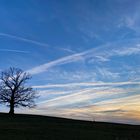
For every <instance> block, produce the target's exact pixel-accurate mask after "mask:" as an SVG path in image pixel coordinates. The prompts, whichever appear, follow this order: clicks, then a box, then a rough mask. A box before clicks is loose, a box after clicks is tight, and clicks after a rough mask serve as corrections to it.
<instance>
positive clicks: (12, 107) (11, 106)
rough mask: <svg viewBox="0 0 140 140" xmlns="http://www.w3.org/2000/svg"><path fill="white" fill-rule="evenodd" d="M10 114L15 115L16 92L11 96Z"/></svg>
mask: <svg viewBox="0 0 140 140" xmlns="http://www.w3.org/2000/svg"><path fill="white" fill-rule="evenodd" d="M9 114H10V115H14V93H13V94H12V96H11V100H10V111H9Z"/></svg>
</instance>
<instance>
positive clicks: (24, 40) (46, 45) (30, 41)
mask: <svg viewBox="0 0 140 140" xmlns="http://www.w3.org/2000/svg"><path fill="white" fill-rule="evenodd" d="M0 36H3V37H7V38H11V39H15V40H19V41H23V42H27V43H31V44H34V45H39V46H43V47H48V46H49V45H48V44H46V43H42V42H39V41H35V40H31V39H27V38H24V37H20V36H16V35H12V34H7V33H2V32H0Z"/></svg>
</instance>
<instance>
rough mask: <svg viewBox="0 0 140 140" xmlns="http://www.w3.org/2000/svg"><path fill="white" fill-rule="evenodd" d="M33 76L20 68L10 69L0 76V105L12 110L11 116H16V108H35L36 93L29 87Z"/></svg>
mask: <svg viewBox="0 0 140 140" xmlns="http://www.w3.org/2000/svg"><path fill="white" fill-rule="evenodd" d="M29 79H31V76H30V75H29V74H28V73H26V72H23V71H22V70H21V69H19V68H9V69H8V70H5V71H2V72H1V74H0V103H1V104H5V105H7V106H8V107H9V108H10V111H9V114H11V115H13V114H14V108H18V107H21V106H22V107H29V108H31V107H34V106H35V98H36V97H37V96H36V91H35V90H33V89H32V88H31V87H28V86H27V81H28V80H29Z"/></svg>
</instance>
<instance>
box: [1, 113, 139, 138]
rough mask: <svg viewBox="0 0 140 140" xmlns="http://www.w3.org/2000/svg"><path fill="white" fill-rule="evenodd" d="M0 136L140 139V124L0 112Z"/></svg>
mask: <svg viewBox="0 0 140 140" xmlns="http://www.w3.org/2000/svg"><path fill="white" fill-rule="evenodd" d="M0 140H140V126H136V125H124V124H113V123H102V122H86V121H76V120H70V119H62V118H55V117H46V116H37V115H15V116H14V117H10V116H9V115H8V114H4V113H1V114H0Z"/></svg>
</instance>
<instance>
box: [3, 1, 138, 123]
mask: <svg viewBox="0 0 140 140" xmlns="http://www.w3.org/2000/svg"><path fill="white" fill-rule="evenodd" d="M139 13H140V1H139V0H76V1H75V0H61V1H58V0H20V1H19V0H13V1H11V0H1V1H0V71H3V70H5V69H7V68H9V67H18V68H21V69H23V70H24V71H26V72H28V73H30V74H31V75H32V79H31V81H29V85H30V86H32V87H33V88H34V89H36V90H37V91H38V94H39V95H40V98H38V100H37V101H36V103H37V107H36V108H34V109H30V110H29V109H24V108H20V109H17V110H16V112H18V113H31V114H42V115H49V116H58V117H66V118H73V119H80V120H90V121H109V122H117V123H130V124H140V61H139V60H140V15H139ZM7 110H8V108H5V107H4V106H2V107H1V108H0V111H7Z"/></svg>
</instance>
